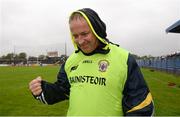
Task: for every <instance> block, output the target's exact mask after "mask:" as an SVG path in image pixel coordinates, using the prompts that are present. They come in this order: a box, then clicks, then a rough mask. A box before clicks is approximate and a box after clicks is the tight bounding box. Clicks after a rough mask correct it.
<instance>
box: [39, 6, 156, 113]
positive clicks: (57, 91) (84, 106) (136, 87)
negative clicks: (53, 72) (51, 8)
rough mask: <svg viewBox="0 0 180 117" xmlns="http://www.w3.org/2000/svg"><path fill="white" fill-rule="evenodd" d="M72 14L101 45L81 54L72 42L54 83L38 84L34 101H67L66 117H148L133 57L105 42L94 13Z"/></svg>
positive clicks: (146, 95) (148, 100) (146, 94)
mask: <svg viewBox="0 0 180 117" xmlns="http://www.w3.org/2000/svg"><path fill="white" fill-rule="evenodd" d="M76 12H78V13H80V14H81V15H82V16H83V17H84V18H85V19H86V21H87V22H88V24H89V26H90V28H91V30H92V31H93V33H94V35H96V37H97V39H99V41H100V42H101V44H102V45H103V46H102V48H98V49H96V50H95V51H93V52H92V53H90V54H85V53H83V52H82V51H81V50H80V49H79V48H78V47H77V45H76V44H75V43H74V46H75V52H74V53H73V54H72V55H71V56H70V57H69V58H68V59H67V61H66V62H65V63H64V64H63V65H62V66H61V68H60V71H59V74H58V77H57V81H56V82H55V83H48V82H46V81H42V89H43V91H42V93H41V95H39V96H37V97H36V98H37V99H39V100H40V101H42V102H43V103H46V104H54V103H57V102H59V101H62V100H65V99H69V108H68V112H67V115H68V116H122V115H127V116H130V115H133V116H150V115H152V114H153V101H152V96H151V93H150V91H149V88H148V86H147V84H146V82H145V80H144V78H143V75H142V73H141V71H140V68H139V67H138V65H137V63H136V61H135V59H134V58H133V56H132V55H131V54H129V52H128V51H126V50H124V49H122V48H120V47H118V46H117V45H115V44H113V43H111V42H109V41H108V40H107V39H105V37H106V33H105V24H104V23H103V22H102V21H101V20H100V18H99V16H98V15H97V14H96V12H95V11H93V10H92V9H88V8H85V9H81V10H78V11H76ZM98 23H100V24H98ZM72 40H73V36H72ZM58 110H59V111H61V109H58Z"/></svg>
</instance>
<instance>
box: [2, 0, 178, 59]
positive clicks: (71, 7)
mask: <svg viewBox="0 0 180 117" xmlns="http://www.w3.org/2000/svg"><path fill="white" fill-rule="evenodd" d="M81 8H92V9H94V10H95V11H96V12H97V13H98V14H99V16H100V17H101V19H102V20H103V21H104V22H105V24H106V27H107V38H108V39H109V40H110V41H112V42H114V43H117V44H119V45H120V46H121V47H122V48H125V49H127V50H128V51H129V52H131V53H133V54H137V55H139V56H144V55H152V56H162V55H167V54H171V53H174V52H177V51H180V34H175V33H168V34H167V33H166V32H165V30H166V28H168V27H169V26H170V25H172V24H173V23H175V22H176V21H178V20H180V0H0V56H2V55H6V54H7V53H11V52H14V53H20V52H26V53H27V54H28V56H38V55H40V54H46V53H47V52H48V51H58V52H59V54H64V53H65V51H64V48H65V45H66V47H67V54H68V55H70V54H71V53H72V52H73V51H74V48H73V45H72V43H71V37H70V31H69V25H68V18H69V15H70V14H71V13H72V12H73V11H75V10H78V9H81Z"/></svg>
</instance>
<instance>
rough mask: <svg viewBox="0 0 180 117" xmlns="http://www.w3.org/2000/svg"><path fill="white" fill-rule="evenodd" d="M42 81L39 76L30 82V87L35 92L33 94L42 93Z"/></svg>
mask: <svg viewBox="0 0 180 117" xmlns="http://www.w3.org/2000/svg"><path fill="white" fill-rule="evenodd" d="M41 81H42V79H41V77H40V76H39V77H37V78H36V79H34V80H32V81H31V82H30V83H29V89H30V91H31V92H32V93H33V95H35V96H38V95H40V94H41V92H42V88H41Z"/></svg>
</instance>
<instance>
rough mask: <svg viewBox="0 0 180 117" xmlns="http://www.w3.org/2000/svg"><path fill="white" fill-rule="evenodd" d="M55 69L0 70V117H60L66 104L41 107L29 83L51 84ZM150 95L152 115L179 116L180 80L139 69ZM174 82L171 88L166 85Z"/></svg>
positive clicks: (2, 68) (175, 77)
mask: <svg viewBox="0 0 180 117" xmlns="http://www.w3.org/2000/svg"><path fill="white" fill-rule="evenodd" d="M58 71H59V66H46V67H0V116H64V115H66V112H67V108H68V101H63V102H60V103H57V104H55V105H45V104H42V103H40V102H38V101H36V100H35V99H34V98H33V97H32V95H31V93H30V91H29V89H28V84H29V82H30V81H31V80H32V79H34V78H36V77H37V76H42V77H43V79H44V80H47V81H49V82H54V81H55V80H56V75H57V73H58ZM142 72H143V74H144V77H145V79H146V82H147V83H148V85H149V88H150V90H151V93H152V95H153V99H154V104H155V115H156V116H168V115H171V116H176V115H180V111H179V110H180V106H179V102H180V77H179V76H178V77H177V76H173V75H171V74H167V73H163V72H158V71H154V72H151V71H150V70H149V69H142ZM170 83H175V85H174V86H169V85H168V84H170Z"/></svg>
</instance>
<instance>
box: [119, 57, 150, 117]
mask: <svg viewBox="0 0 180 117" xmlns="http://www.w3.org/2000/svg"><path fill="white" fill-rule="evenodd" d="M127 65H128V73H127V80H126V83H125V86H124V90H123V95H124V96H123V100H122V106H123V112H124V115H125V116H151V115H152V114H153V108H154V106H153V101H152V96H151V93H150V91H149V88H148V86H147V84H146V82H145V80H144V77H143V75H142V73H141V71H140V68H139V66H138V64H137V63H136V60H135V59H134V57H133V56H132V55H131V54H129V56H128V61H127Z"/></svg>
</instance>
